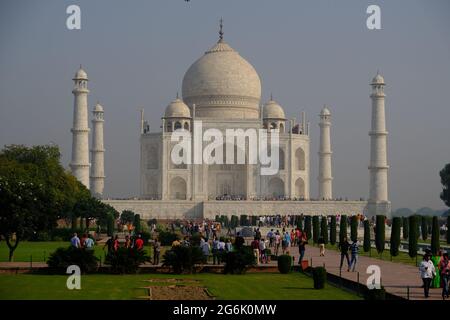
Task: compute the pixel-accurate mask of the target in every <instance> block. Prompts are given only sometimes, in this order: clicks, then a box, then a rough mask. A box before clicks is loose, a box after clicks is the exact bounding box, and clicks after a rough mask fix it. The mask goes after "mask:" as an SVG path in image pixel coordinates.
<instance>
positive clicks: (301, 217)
mask: <svg viewBox="0 0 450 320" xmlns="http://www.w3.org/2000/svg"><path fill="white" fill-rule="evenodd" d="M297 228H299V229H300V230H301V231H303V216H299V217H298V218H297Z"/></svg>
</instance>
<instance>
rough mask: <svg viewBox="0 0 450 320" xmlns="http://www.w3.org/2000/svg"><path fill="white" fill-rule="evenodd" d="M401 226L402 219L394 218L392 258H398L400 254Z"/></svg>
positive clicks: (391, 241) (391, 242)
mask: <svg viewBox="0 0 450 320" xmlns="http://www.w3.org/2000/svg"><path fill="white" fill-rule="evenodd" d="M400 225H401V219H400V218H399V217H394V218H393V219H392V226H391V240H390V244H391V246H390V251H391V256H394V257H396V256H398V253H399V250H398V248H399V246H400Z"/></svg>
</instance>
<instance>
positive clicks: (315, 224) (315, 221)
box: [312, 216, 320, 243]
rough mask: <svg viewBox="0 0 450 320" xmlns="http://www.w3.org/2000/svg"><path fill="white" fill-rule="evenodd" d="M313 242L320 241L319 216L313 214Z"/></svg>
mask: <svg viewBox="0 0 450 320" xmlns="http://www.w3.org/2000/svg"><path fill="white" fill-rule="evenodd" d="M312 219H313V220H312V222H313V242H314V243H317V242H318V241H319V236H320V235H319V233H320V231H319V216H313V218H312Z"/></svg>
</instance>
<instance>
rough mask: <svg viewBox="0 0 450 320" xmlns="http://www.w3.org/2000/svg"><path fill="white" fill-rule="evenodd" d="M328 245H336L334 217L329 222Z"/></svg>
mask: <svg viewBox="0 0 450 320" xmlns="http://www.w3.org/2000/svg"><path fill="white" fill-rule="evenodd" d="M330 243H331V244H332V245H335V244H336V216H331V221H330Z"/></svg>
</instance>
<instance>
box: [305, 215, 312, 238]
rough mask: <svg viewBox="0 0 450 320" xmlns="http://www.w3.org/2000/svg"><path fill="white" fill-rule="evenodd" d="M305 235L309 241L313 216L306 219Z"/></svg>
mask: <svg viewBox="0 0 450 320" xmlns="http://www.w3.org/2000/svg"><path fill="white" fill-rule="evenodd" d="M305 233H306V237H307V238H308V239H311V216H306V217H305Z"/></svg>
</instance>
